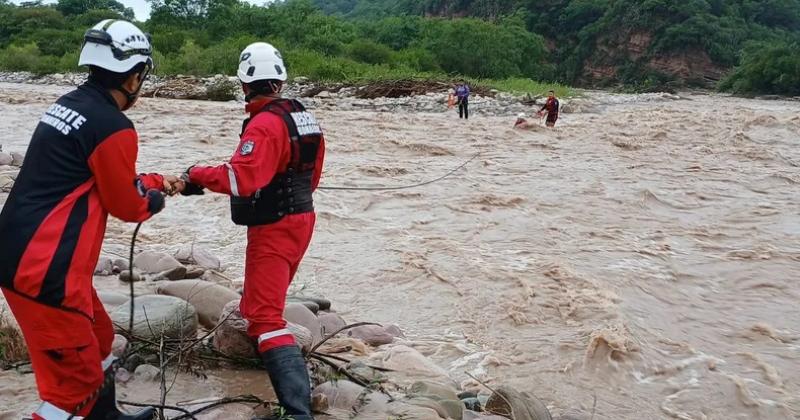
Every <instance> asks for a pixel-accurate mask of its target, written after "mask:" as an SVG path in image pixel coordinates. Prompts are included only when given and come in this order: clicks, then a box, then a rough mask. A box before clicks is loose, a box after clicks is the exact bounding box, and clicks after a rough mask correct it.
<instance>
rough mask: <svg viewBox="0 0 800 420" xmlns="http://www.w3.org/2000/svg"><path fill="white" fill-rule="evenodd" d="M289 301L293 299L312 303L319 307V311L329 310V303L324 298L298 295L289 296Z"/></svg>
mask: <svg viewBox="0 0 800 420" xmlns="http://www.w3.org/2000/svg"><path fill="white" fill-rule="evenodd" d="M289 299H295V300H298V301H304V302H313V303H314V304H316V305H317V306H318V307H319V310H320V311H329V310H330V309H331V301H329V300H328V299H325V298H319V297H313V296H302V295H300V296H290V297H289Z"/></svg>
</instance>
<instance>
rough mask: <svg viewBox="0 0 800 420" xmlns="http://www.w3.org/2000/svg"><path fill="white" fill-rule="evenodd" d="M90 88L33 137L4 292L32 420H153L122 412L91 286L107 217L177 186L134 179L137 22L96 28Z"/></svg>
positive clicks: (6, 256)
mask: <svg viewBox="0 0 800 420" xmlns="http://www.w3.org/2000/svg"><path fill="white" fill-rule="evenodd" d="M79 64H80V65H85V66H89V79H88V81H87V82H86V83H85V84H83V85H81V86H79V87H78V88H77V89H76V90H74V91H72V92H70V93H68V94H66V95H64V96H62V97H61V98H59V99H58V100H57V101H56V102H55V104H53V105H51V106H50V107H49V109H47V111H46V112H45V113H44V115H43V116H42V118H41V121H40V122H39V125H38V126H37V127H36V131H35V132H34V133H33V137H32V138H31V141H30V144H29V146H28V151H27V154H26V158H25V164H24V166H23V167H22V170H21V171H20V173H19V176H18V178H17V181H16V183H15V184H14V187H13V189H12V190H11V193H10V195H9V196H8V199H7V201H6V203H5V205H4V206H3V210H2V213H0V288H2V292H3V295H4V296H5V298H6V301H7V303H8V306H9V307H10V309H11V311H12V313H13V314H14V317H15V318H16V320H17V322H18V323H19V326H20V328H21V330H22V334H23V335H24V337H25V342H26V344H27V347H28V352H29V354H30V359H31V364H32V366H33V371H34V374H35V377H36V385H37V387H38V391H39V396H40V398H41V399H42V401H43V403H42V404H41V405H40V406H39V408H38V409H37V410H36V412H35V413H33V418H34V419H45V420H66V419H68V418H73V419H83V418H85V419H91V420H94V419H97V420H100V419H102V420H112V419H119V420H122V419H126V420H132V419H151V418H152V416H153V413H154V410H153V409H152V408H148V409H145V410H142V411H141V412H139V413H138V414H134V415H128V414H123V413H122V412H120V411H119V409H118V408H117V405H116V396H115V388H114V374H113V371H112V367H111V364H112V362H113V361H114V357H113V355H111V343H112V341H113V339H114V329H113V327H112V325H111V320H110V319H109V317H108V314H107V313H106V311H105V310H104V309H103V305H102V304H101V303H100V301H99V300H98V298H97V293H96V292H95V289H94V287H93V286H92V275H93V272H94V268H95V265H96V264H97V260H98V257H99V254H100V249H101V247H102V243H103V236H104V234H105V229H106V221H107V218H108V214H111V215H112V216H114V217H117V218H119V219H121V220H123V221H126V222H142V221H144V220H147V219H149V218H150V217H151V216H153V215H154V214H156V213H158V212H159V211H160V210H161V209H162V208H163V207H164V197H163V195H162V191H165V190H170V189H171V187H172V184H175V185H176V186H177V185H180V181H179V180H178V179H177V178H175V177H172V178H171V179H170V178H169V177H168V178H167V179H165V178H164V177H162V176H161V175H156V174H149V175H138V176H137V174H136V172H135V166H136V156H137V153H138V136H137V134H136V130H135V129H134V126H133V123H131V121H130V120H128V118H127V117H125V115H124V114H123V113H122V111H125V110H127V109H129V108H130V107H131V106H132V105H133V104H134V103H135V102H136V99H137V98H138V94H139V89H140V88H141V85H142V83H143V82H144V80H145V79H146V77H147V75H148V74H149V72H150V69H151V68H152V67H153V61H152V59H151V48H150V41H149V39H148V37H147V36H146V35H145V34H144V33H143V32H142V31H140V30H139V29H138V28H137V27H136V26H134V25H133V24H131V23H130V22H126V21H122V20H104V21H102V22H100V23H99V24H97V25H96V26H94V27H93V28H92V29H90V30H88V31H87V32H86V34H85V37H84V45H83V47H82V50H81V55H80V61H79Z"/></svg>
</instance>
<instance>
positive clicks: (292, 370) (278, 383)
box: [183, 42, 325, 420]
mask: <svg viewBox="0 0 800 420" xmlns="http://www.w3.org/2000/svg"><path fill="white" fill-rule="evenodd" d="M238 76H239V80H240V81H241V82H242V88H243V90H244V93H245V95H246V100H247V106H246V110H247V112H249V113H250V118H248V119H247V120H245V122H244V124H243V128H242V134H241V137H240V141H239V145H238V147H237V149H236V151H235V152H234V154H233V157H232V158H231V160H230V161H229V162H228V163H225V164H222V165H219V166H215V167H201V166H193V167H191V168H189V170H188V171H187V172H186V173H185V174H184V175H183V179H184V181H185V182H186V185H185V189H184V190H183V194H184V195H191V194H195V193H201V192H202V189H203V188H207V189H209V190H211V191H214V192H217V193H222V194H227V195H230V196H231V216H232V218H233V221H234V223H236V224H239V225H245V226H248V230H247V255H246V263H245V280H244V293H243V295H242V301H241V304H240V309H241V312H242V316H243V317H244V318H245V319H247V320H248V322H249V326H248V334H249V335H250V336H252V337H253V338H254V339H256V340H257V342H258V350H259V353H260V354H261V358H262V359H263V362H264V365H265V367H266V369H267V372H268V374H269V377H270V381H271V382H272V386H273V388H274V389H275V393H276V395H277V397H278V401H279V403H280V404H281V406H282V407H283V408H284V410H285V413H286V414H287V415H289V416H291V418H293V419H295V420H310V419H312V416H311V403H310V402H311V389H310V383H309V377H308V372H307V370H306V365H305V361H304V359H303V355H302V353H301V352H300V348H299V347H298V346H297V344H296V343H295V339H294V336H293V335H292V334H291V333H290V332H289V330H287V329H286V321H285V320H284V318H283V310H284V306H285V304H286V293H287V290H288V288H289V283H291V281H292V278H293V277H294V275H295V273H296V272H297V268H298V266H299V265H300V261H301V260H302V259H303V255H304V254H305V252H306V249H307V248H308V245H309V243H310V242H311V235H312V233H313V231H314V223H315V220H316V214H315V213H314V205H313V200H312V193H313V191H314V190H315V189H316V188H317V185H318V184H319V179H320V175H321V173H322V162H323V156H324V150H325V144H324V139H323V136H322V131H321V130H320V127H319V125H318V124H317V121H316V120H315V119H314V116H313V115H311V114H310V113H308V112H306V111H305V109H304V108H303V106H302V105H301V104H300V103H299V102H297V101H295V100H287V99H281V96H280V92H281V89H282V87H283V83H284V82H285V81H286V68H285V66H284V64H283V59H282V58H281V55H280V52H278V50H276V49H275V47H273V46H272V45H270V44H267V43H263V42H257V43H254V44H251V45H249V46H248V47H247V48H245V49H244V51H242V54H241V56H240V63H239V71H238Z"/></svg>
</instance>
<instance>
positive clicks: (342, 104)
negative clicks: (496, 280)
mask: <svg viewBox="0 0 800 420" xmlns="http://www.w3.org/2000/svg"><path fill="white" fill-rule="evenodd" d="M85 80H86V74H85V73H69V74H49V75H43V76H36V75H33V74H31V73H24V72H15V73H10V72H0V82H9V83H29V84H42V85H63V86H77V85H79V84H81V83H83V82H84V81H85ZM392 83H394V84H395V85H400V86H393V85H392ZM408 85H411V86H408ZM448 89H449V86H448V85H446V84H443V83H435V82H421V81H420V82H413V81H405V82H403V83H401V82H374V83H372V84H362V85H347V84H335V83H334V84H329V85H321V84H318V83H314V82H311V81H309V80H308V79H306V78H304V77H298V78H295V79H294V80H293V81H292V82H291V83H289V84H288V85H287V86H286V88H285V92H284V96H286V97H294V98H303V103H304V104H305V105H306V107H308V108H310V109H320V108H321V109H330V110H343V111H348V110H350V111H363V110H368V111H377V112H426V113H442V112H448V111H450V112H455V110H452V109H448V108H447V97H448V93H449V92H448ZM142 95H143V96H144V97H149V98H168V99H197V100H220V101H229V100H231V101H233V100H235V101H240V102H241V101H244V96H243V94H242V93H241V90H240V88H239V82H238V80H237V79H236V78H235V77H227V76H223V75H215V76H213V77H195V76H181V75H178V76H170V77H161V76H157V75H152V76H150V78H148V80H147V82H145V85H144V87H143V89H142ZM641 97H645V98H646V97H652V98H653V99H654V100H661V99H664V98H667V99H678V98H680V97H679V96H676V95H671V94H668V93H656V94H646V95H641ZM608 98H609V100H610V101H612V102H613V101H614V100H615V99H612V96H610V95H609V96H608ZM544 99H545V98H543V97H537V96H531V95H512V94H509V93H504V92H499V91H497V90H488V89H477V90H476V91H475V92H474V93H473V96H472V97H471V99H470V112H471V113H472V114H474V115H488V116H506V115H517V114H520V113H524V114H533V113H534V112H535V111H537V110H538V109H539V107H541V105H542V104H543V103H544ZM597 99H598V98H597V97H595V95H593V98H592V99H588V98H585V97H577V98H561V108H562V109H561V112H562V113H577V112H593V111H596V110H597V107H598V105H600V104H602V103H598V101H597Z"/></svg>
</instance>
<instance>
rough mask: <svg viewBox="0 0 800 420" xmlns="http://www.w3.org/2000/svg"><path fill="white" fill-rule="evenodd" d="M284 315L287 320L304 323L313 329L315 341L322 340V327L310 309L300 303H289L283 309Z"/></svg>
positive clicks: (309, 328) (312, 333)
mask: <svg viewBox="0 0 800 420" xmlns="http://www.w3.org/2000/svg"><path fill="white" fill-rule="evenodd" d="M283 317H284V318H285V319H286V321H288V322H291V323H293V324H297V325H302V326H304V327H306V328H307V329H308V330H309V331H311V335H312V337H313V339H314V342H315V343H319V342H320V341H322V327H321V326H320V323H319V320H318V319H317V317H316V316H315V315H314V313H313V312H311V310H310V309H308V308H306V307H305V306H303V305H301V304H299V303H289V304H287V305H286V308H285V309H284V311H283Z"/></svg>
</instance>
